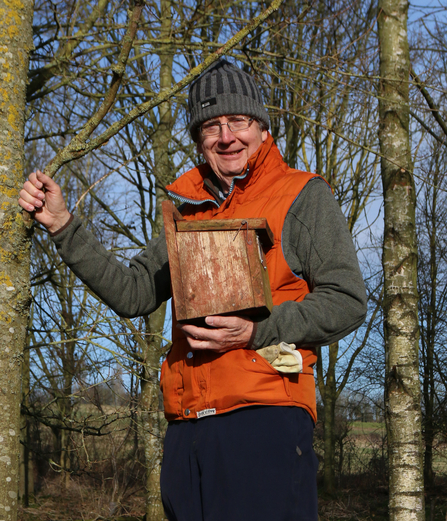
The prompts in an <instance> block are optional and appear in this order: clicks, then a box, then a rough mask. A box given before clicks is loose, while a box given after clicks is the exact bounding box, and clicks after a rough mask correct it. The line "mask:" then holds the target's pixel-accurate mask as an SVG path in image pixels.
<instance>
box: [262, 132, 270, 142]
mask: <svg viewBox="0 0 447 521" xmlns="http://www.w3.org/2000/svg"><path fill="white" fill-rule="evenodd" d="M268 135H269V131H268V130H262V131H261V139H262V142H263V143H264V142H265V140H266V139H267V137H268Z"/></svg>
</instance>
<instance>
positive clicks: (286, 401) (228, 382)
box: [161, 135, 317, 421]
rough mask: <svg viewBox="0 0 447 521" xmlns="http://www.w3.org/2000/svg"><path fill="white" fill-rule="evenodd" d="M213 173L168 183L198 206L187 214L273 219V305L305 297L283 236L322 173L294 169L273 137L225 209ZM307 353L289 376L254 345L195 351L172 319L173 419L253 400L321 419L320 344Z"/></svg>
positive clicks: (169, 411) (166, 384)
mask: <svg viewBox="0 0 447 521" xmlns="http://www.w3.org/2000/svg"><path fill="white" fill-rule="evenodd" d="M209 173H210V168H209V167H208V165H201V166H199V167H198V168H194V169H193V170H190V171H189V172H187V173H186V174H184V175H182V176H181V177H180V178H179V179H177V180H176V181H175V182H174V183H172V184H171V185H169V186H168V187H167V189H168V190H169V192H171V193H172V195H173V196H174V197H178V198H179V199H180V200H183V201H189V202H194V203H196V204H188V205H187V206H186V207H185V210H184V211H183V212H182V213H183V216H184V217H185V219H189V220H202V219H230V218H235V219H237V218H250V217H265V218H267V221H268V223H269V225H270V228H271V229H272V231H273V234H274V236H275V241H274V245H273V247H272V248H271V249H270V250H269V251H268V252H267V253H266V260H267V268H268V273H269V279H270V286H271V290H272V297H273V304H274V305H276V306H278V305H279V304H281V303H282V302H285V301H287V300H295V301H297V302H299V301H301V300H302V299H303V298H304V297H305V296H306V294H307V293H309V288H308V285H307V283H306V282H305V281H304V280H303V279H300V278H298V277H297V276H296V275H294V274H293V273H292V271H291V270H290V268H289V266H288V265H287V262H286V260H285V258H284V255H283V251H282V247H281V235H282V228H283V225H284V220H285V218H286V215H287V212H288V211H289V209H290V207H291V205H292V203H293V202H294V201H295V199H296V198H297V197H298V196H299V194H300V192H301V190H302V189H303V188H304V186H305V185H306V183H307V182H308V181H309V180H310V179H312V178H314V177H317V176H316V175H315V174H310V173H307V172H301V171H297V170H293V169H291V168H289V167H288V166H287V165H286V164H285V163H284V161H283V159H282V157H281V154H280V153H279V150H278V149H277V147H276V145H275V144H274V142H273V138H272V137H271V136H270V135H269V136H268V138H267V140H266V141H265V142H264V143H263V144H262V145H261V146H260V148H259V149H258V151H257V152H256V153H255V154H254V155H253V156H252V157H251V158H250V160H249V162H248V173H247V175H246V177H245V178H243V179H238V180H236V181H235V183H234V188H233V191H232V192H231V194H230V195H229V196H228V197H227V199H226V200H225V202H224V203H223V204H222V205H221V206H220V207H217V205H216V204H215V203H213V202H211V201H210V200H213V198H212V196H210V193H209V192H208V191H207V190H206V188H205V187H204V185H203V179H204V178H205V177H207V176H208V175H209ZM203 201H205V202H203ZM298 347H299V346H298ZM300 352H301V354H302V356H303V372H302V373H301V374H292V375H285V374H281V373H278V372H277V371H276V370H275V369H274V368H273V367H272V366H271V365H270V364H269V363H268V362H267V361H266V360H265V359H264V358H263V357H262V356H260V355H258V354H257V353H256V351H254V350H251V349H234V350H231V351H227V352H226V353H215V352H213V351H191V349H190V347H189V345H188V343H187V341H186V338H185V337H184V336H183V333H182V332H181V331H180V330H179V329H177V328H176V327H175V317H173V333H172V348H171V350H170V352H169V354H168V356H167V359H166V360H165V361H164V362H163V365H162V369H161V388H162V391H163V398H164V409H165V415H166V418H167V419H168V420H169V421H171V420H181V419H185V420H186V419H192V418H201V417H203V416H207V415H210V414H220V413H224V412H228V411H231V410H233V409H237V408H239V407H244V406H249V405H293V406H298V407H303V408H305V409H306V410H307V411H309V413H310V414H311V415H312V417H313V419H314V421H316V403H315V382H314V375H313V369H312V367H313V365H314V364H315V362H316V354H315V350H314V349H300Z"/></svg>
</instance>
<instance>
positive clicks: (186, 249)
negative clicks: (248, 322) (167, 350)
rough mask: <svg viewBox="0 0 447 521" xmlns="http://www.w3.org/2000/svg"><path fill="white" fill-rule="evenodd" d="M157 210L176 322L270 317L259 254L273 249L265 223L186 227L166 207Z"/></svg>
mask: <svg viewBox="0 0 447 521" xmlns="http://www.w3.org/2000/svg"><path fill="white" fill-rule="evenodd" d="M162 208H163V219H164V225H165V233H166V244H167V248H168V256H169V269H170V272H171V286H172V297H173V300H174V308H175V315H176V318H177V320H178V321H183V322H185V321H186V322H193V323H194V322H195V323H203V319H204V317H207V316H211V315H225V314H244V315H245V314H246V315H259V314H264V315H267V314H269V313H270V311H271V309H272V306H273V303H272V295H271V290H270V283H269V277H268V273H267V264H266V261H265V255H264V250H267V249H269V248H270V247H271V246H272V245H273V233H272V231H271V230H270V228H269V226H268V223H267V220H266V219H264V218H256V219H221V220H205V221H187V220H185V219H184V218H183V217H182V215H181V214H180V212H179V211H178V210H177V209H176V208H175V206H174V204H173V203H172V202H171V201H164V202H163V203H162Z"/></svg>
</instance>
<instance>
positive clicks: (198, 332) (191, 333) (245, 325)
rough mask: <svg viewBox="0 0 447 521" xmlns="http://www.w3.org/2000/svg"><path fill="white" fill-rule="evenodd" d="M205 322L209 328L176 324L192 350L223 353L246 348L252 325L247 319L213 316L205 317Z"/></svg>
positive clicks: (251, 332)
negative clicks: (209, 350) (208, 350)
mask: <svg viewBox="0 0 447 521" xmlns="http://www.w3.org/2000/svg"><path fill="white" fill-rule="evenodd" d="M205 322H206V323H207V324H208V325H209V326H211V328H205V327H197V326H193V325H191V324H177V327H178V328H179V329H181V330H182V331H183V333H185V335H186V338H187V340H188V343H189V345H190V346H191V348H192V349H211V350H213V351H216V352H218V353H224V352H225V351H229V350H230V349H240V348H244V347H247V345H248V343H249V341H250V339H251V336H252V334H253V328H254V324H253V322H252V321H251V320H250V319H248V318H243V317H236V316H224V317H222V316H213V317H206V319H205Z"/></svg>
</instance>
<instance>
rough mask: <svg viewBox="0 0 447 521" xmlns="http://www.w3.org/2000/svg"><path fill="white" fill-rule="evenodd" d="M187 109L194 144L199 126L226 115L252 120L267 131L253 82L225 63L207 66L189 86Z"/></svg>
mask: <svg viewBox="0 0 447 521" xmlns="http://www.w3.org/2000/svg"><path fill="white" fill-rule="evenodd" d="M188 108H189V131H190V132H191V136H192V138H193V139H194V141H197V133H198V129H199V127H200V125H201V124H202V123H204V122H205V121H207V120H208V119H211V118H216V117H219V116H228V115H230V114H240V115H244V116H252V117H254V118H256V119H257V120H259V121H262V122H263V123H264V124H265V125H266V127H267V128H269V117H268V114H267V111H266V110H265V108H264V105H263V102H262V96H261V92H260V91H259V89H258V87H257V85H256V83H255V82H254V80H253V78H252V77H251V76H250V75H249V74H247V73H246V72H244V71H242V70H241V69H239V67H236V66H234V65H232V64H231V63H229V62H228V61H227V60H219V61H218V62H217V63H215V64H213V65H211V67H209V68H208V69H206V70H205V72H203V73H202V74H201V75H200V76H199V77H198V78H197V79H196V80H195V81H194V82H193V83H192V84H191V86H190V88H189V98H188Z"/></svg>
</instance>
